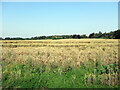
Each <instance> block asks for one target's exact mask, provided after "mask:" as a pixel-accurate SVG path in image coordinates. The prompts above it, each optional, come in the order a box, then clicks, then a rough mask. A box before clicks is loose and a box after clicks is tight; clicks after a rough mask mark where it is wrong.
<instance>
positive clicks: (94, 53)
mask: <svg viewBox="0 0 120 90" xmlns="http://www.w3.org/2000/svg"><path fill="white" fill-rule="evenodd" d="M0 43H1V45H2V53H1V54H2V87H3V88H42V87H45V88H117V87H119V78H120V77H119V72H120V71H119V68H118V39H60V40H2V41H0Z"/></svg>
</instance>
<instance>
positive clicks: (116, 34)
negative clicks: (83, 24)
mask: <svg viewBox="0 0 120 90" xmlns="http://www.w3.org/2000/svg"><path fill="white" fill-rule="evenodd" d="M81 38H104V39H120V30H119V29H118V30H116V31H111V32H109V33H106V32H105V33H102V32H100V31H99V33H91V34H89V36H87V35H85V34H83V35H76V34H74V35H52V36H36V37H31V38H20V37H17V38H10V37H6V38H5V39H3V38H2V37H0V40H41V39H53V40H54V39H81Z"/></svg>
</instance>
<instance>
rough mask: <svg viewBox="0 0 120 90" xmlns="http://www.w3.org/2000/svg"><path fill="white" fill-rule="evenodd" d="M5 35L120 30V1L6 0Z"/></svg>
mask: <svg viewBox="0 0 120 90" xmlns="http://www.w3.org/2000/svg"><path fill="white" fill-rule="evenodd" d="M2 16H3V19H2V22H3V33H2V35H3V37H34V36H42V35H46V36H47V35H69V34H87V35H88V34H90V33H92V32H99V31H102V32H109V31H113V30H116V29H118V3H117V2H56V3H55V2H3V3H2Z"/></svg>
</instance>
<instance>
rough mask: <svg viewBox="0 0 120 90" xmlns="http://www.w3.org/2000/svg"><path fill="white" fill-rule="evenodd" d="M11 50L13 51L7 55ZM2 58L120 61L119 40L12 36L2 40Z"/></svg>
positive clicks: (72, 62) (71, 62) (75, 63)
mask: <svg viewBox="0 0 120 90" xmlns="http://www.w3.org/2000/svg"><path fill="white" fill-rule="evenodd" d="M8 54H10V55H8ZM2 57H3V61H7V62H14V63H15V62H20V63H24V62H26V60H28V58H31V59H32V61H33V62H34V63H37V64H52V63H54V64H59V65H60V66H66V65H71V66H75V67H76V66H80V64H83V63H84V62H87V61H89V60H93V61H96V60H100V61H101V62H102V63H103V64H110V63H117V62H118V40H114V39H76V40H75V39H66V40H16V41H15V40H10V41H6V40H4V41H2Z"/></svg>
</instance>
